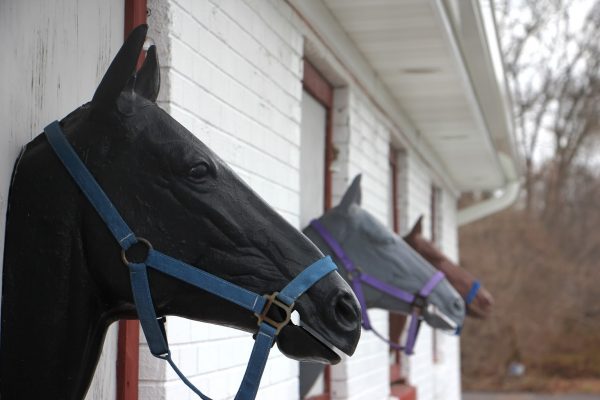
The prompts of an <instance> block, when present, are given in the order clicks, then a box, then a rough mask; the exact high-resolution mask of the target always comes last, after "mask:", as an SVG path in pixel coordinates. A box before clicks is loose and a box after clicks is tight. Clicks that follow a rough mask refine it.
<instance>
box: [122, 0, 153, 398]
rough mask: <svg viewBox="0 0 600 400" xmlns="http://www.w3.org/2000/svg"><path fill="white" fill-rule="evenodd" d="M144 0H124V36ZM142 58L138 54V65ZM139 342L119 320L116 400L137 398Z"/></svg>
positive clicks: (142, 18)
mask: <svg viewBox="0 0 600 400" xmlns="http://www.w3.org/2000/svg"><path fill="white" fill-rule="evenodd" d="M146 16H147V5H146V0H125V27H124V28H125V29H124V34H125V35H124V36H125V37H127V35H128V34H129V32H131V31H132V30H133V28H135V27H136V26H138V25H140V24H145V23H146ZM142 60H143V56H142V55H141V54H140V59H139V60H138V67H139V65H140V63H141V61H142ZM139 342H140V325H139V322H138V320H137V319H136V320H123V321H119V337H118V344H117V400H138V385H139V363H140V354H139Z"/></svg>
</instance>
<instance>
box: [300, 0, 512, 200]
mask: <svg viewBox="0 0 600 400" xmlns="http://www.w3.org/2000/svg"><path fill="white" fill-rule="evenodd" d="M289 1H290V3H291V4H292V5H293V6H294V8H295V9H296V10H297V11H298V12H299V13H300V14H301V15H302V17H303V18H304V19H305V20H306V21H307V22H308V23H309V24H310V25H311V28H312V29H314V30H316V31H317V32H318V35H319V38H320V39H321V40H324V41H326V42H328V43H327V46H328V48H330V49H331V50H332V51H334V52H336V53H337V54H336V57H337V58H338V59H340V60H342V62H343V63H344V64H345V67H346V68H350V69H353V70H354V71H353V75H354V77H355V78H356V79H357V80H358V81H359V83H360V84H361V87H362V88H363V89H364V90H367V91H371V90H373V92H377V93H369V94H370V95H372V98H373V99H375V101H378V99H381V103H382V104H380V105H381V106H382V108H384V109H385V110H386V111H387V114H388V115H392V116H393V118H394V120H395V121H396V122H399V123H398V126H399V127H400V129H401V130H402V131H403V132H402V133H403V134H404V135H406V136H408V137H411V140H413V141H416V142H420V143H421V142H423V145H422V146H420V149H421V156H422V157H424V158H426V159H427V158H435V159H436V160H428V161H430V162H433V164H432V165H434V166H436V165H437V167H438V168H437V169H438V170H441V171H438V172H439V173H440V174H442V175H445V176H446V177H448V178H449V181H450V182H451V183H452V186H453V189H454V190H456V191H472V190H490V189H496V188H500V187H504V186H505V185H506V184H507V183H508V182H509V181H514V180H515V178H516V177H515V174H514V171H515V170H518V168H516V167H515V166H516V165H517V164H518V163H517V156H516V151H515V147H514V140H513V127H512V123H511V121H512V117H511V114H510V101H509V98H508V96H507V91H506V85H505V82H504V71H503V68H502V59H501V57H500V52H499V46H498V41H497V39H496V37H495V29H496V27H495V23H494V19H493V13H492V14H489V13H491V6H490V5H489V0H482V1H483V2H484V4H483V7H481V5H480V3H479V2H478V1H463V0H402V1H398V0H323V1H321V0H289ZM325 13H330V16H324V15H323V14H325ZM486 13H488V14H487V16H486ZM490 16H491V17H490ZM334 24H335V25H337V26H332V25H334ZM344 35H345V36H347V37H346V38H344V37H343V36H344ZM351 47H354V48H351ZM349 64H350V65H349ZM367 69H370V70H371V71H372V72H371V71H366V70H367ZM382 92H383V94H382ZM501 158H502V161H500V159H501ZM506 160H508V162H509V164H512V166H509V168H508V171H507V168H506V163H507V161H506Z"/></svg>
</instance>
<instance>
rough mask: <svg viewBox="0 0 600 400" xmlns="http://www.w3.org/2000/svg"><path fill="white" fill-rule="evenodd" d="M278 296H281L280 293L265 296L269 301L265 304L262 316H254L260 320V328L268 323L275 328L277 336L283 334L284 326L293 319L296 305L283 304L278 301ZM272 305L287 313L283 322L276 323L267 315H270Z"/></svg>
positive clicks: (258, 322)
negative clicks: (264, 323)
mask: <svg viewBox="0 0 600 400" xmlns="http://www.w3.org/2000/svg"><path fill="white" fill-rule="evenodd" d="M277 295H279V292H273V293H272V294H269V295H267V294H265V295H263V297H264V298H265V299H267V303H266V304H265V307H264V308H263V310H262V312H261V313H260V314H256V313H255V314H254V315H256V318H258V321H257V324H258V325H259V326H260V324H262V323H263V322H266V323H267V324H269V325H271V326H272V327H273V328H275V329H276V330H277V331H276V333H275V334H276V335H278V334H279V332H281V330H282V329H283V327H284V326H286V325H287V324H288V323H289V322H290V320H291V319H292V310H293V309H294V303H292V304H290V305H287V304H285V303H283V302H281V301H280V300H278V299H277ZM272 305H276V306H277V307H279V308H280V309H282V310H283V311H284V312H285V318H284V320H283V321H275V320H274V319H273V318H271V317H269V316H268V315H267V314H268V313H269V311H270V309H271V306H272Z"/></svg>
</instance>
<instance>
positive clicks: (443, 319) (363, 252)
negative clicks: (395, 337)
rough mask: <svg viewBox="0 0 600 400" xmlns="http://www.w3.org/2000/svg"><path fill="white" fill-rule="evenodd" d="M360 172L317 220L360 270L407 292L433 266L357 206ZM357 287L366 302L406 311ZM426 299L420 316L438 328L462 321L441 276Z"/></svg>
mask: <svg viewBox="0 0 600 400" xmlns="http://www.w3.org/2000/svg"><path fill="white" fill-rule="evenodd" d="M360 177H361V176H360V175H358V176H357V177H356V178H354V181H353V182H352V185H351V186H350V187H349V188H348V190H347V191H346V193H345V194H344V197H343V198H342V200H341V202H340V204H338V205H337V206H336V207H334V208H332V209H331V210H329V211H327V212H326V213H325V214H323V216H321V217H320V218H319V222H321V224H322V225H324V226H325V228H326V229H327V230H328V231H329V232H330V233H331V235H332V236H333V237H334V238H335V239H336V240H337V241H338V243H340V245H341V246H342V248H343V249H344V252H345V253H346V254H347V255H348V257H349V258H350V259H351V260H352V261H353V262H354V263H355V264H356V265H357V266H359V267H360V268H361V270H362V271H363V272H365V273H367V274H369V275H371V276H374V277H376V278H377V279H379V280H382V281H384V282H386V283H388V284H390V285H393V286H395V287H397V288H399V289H402V290H404V291H407V292H409V293H413V294H414V293H417V292H418V291H419V290H420V289H421V288H422V287H423V286H424V285H425V284H426V283H427V281H428V280H429V279H430V278H431V277H432V276H433V275H434V274H435V273H436V272H437V270H436V269H435V268H434V267H433V266H431V265H430V264H429V262H427V261H426V260H425V259H424V258H423V257H421V255H419V253H417V252H416V251H415V250H413V249H412V248H411V247H410V246H409V245H408V244H407V243H406V242H405V241H404V240H403V239H402V238H401V237H400V236H398V235H396V234H395V233H393V232H392V231H391V230H390V229H388V228H386V227H385V226H384V225H383V224H381V223H380V222H379V221H378V220H377V219H376V218H375V217H374V216H372V215H371V214H369V213H368V212H367V211H366V210H364V209H363V208H361V207H360V202H361V188H360ZM304 234H306V235H307V236H308V237H309V238H310V239H311V240H312V241H313V242H314V243H315V244H316V245H317V246H318V247H319V248H320V249H321V251H323V252H324V253H325V254H331V255H332V256H334V254H332V251H331V249H330V248H329V246H328V245H327V244H326V243H325V241H324V240H323V238H322V237H321V236H320V235H319V234H318V233H317V232H316V231H315V230H314V229H313V228H312V227H311V226H308V227H306V228H305V229H304ZM334 259H335V261H336V263H337V265H338V269H339V271H340V273H341V274H342V275H343V276H344V278H345V279H346V280H348V274H347V273H346V271H345V269H344V267H343V264H342V263H341V262H340V260H339V259H337V258H336V257H334ZM363 288H364V289H363V290H364V292H365V298H366V302H367V307H368V308H382V309H385V310H388V311H391V312H397V313H404V314H408V313H410V311H411V306H410V304H407V303H405V302H403V301H401V300H398V299H396V298H394V297H391V296H389V295H386V294H384V293H382V292H380V291H378V290H375V289H373V288H371V287H370V286H368V285H363ZM428 301H429V307H428V308H427V309H426V310H425V312H424V315H423V316H424V319H425V321H426V322H427V323H428V324H429V325H431V326H433V327H435V328H439V329H444V330H454V329H456V328H457V327H459V326H461V325H462V322H463V319H464V318H465V304H464V302H463V300H462V298H461V297H460V295H459V294H458V293H457V292H456V290H455V289H454V288H453V287H452V286H451V285H450V283H449V282H448V281H447V280H446V279H444V280H443V281H442V282H441V283H440V284H439V285H437V286H436V288H435V289H434V290H433V292H431V294H430V295H429V297H428Z"/></svg>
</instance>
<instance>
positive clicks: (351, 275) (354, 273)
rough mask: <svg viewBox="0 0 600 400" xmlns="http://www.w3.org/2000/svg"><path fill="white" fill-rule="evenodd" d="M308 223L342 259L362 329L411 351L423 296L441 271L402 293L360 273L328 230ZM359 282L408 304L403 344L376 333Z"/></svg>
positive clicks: (394, 346) (313, 223)
mask: <svg viewBox="0 0 600 400" xmlns="http://www.w3.org/2000/svg"><path fill="white" fill-rule="evenodd" d="M310 226H311V227H312V228H313V229H314V230H315V231H316V232H317V233H318V234H319V235H320V236H321V237H322V238H323V240H325V242H326V243H327V245H328V246H329V248H330V249H331V250H332V251H333V253H334V254H335V255H336V257H337V258H338V259H339V260H340V261H341V262H342V264H343V266H344V268H345V269H346V272H347V273H348V279H349V280H350V284H351V285H352V289H353V290H354V294H356V298H357V299H358V302H359V303H360V309H361V314H362V325H363V328H365V329H366V330H370V331H372V332H373V333H374V334H375V336H377V337H378V338H380V339H381V340H383V341H384V342H386V343H388V344H389V345H390V347H392V348H393V349H395V350H404V352H405V353H406V354H407V355H411V354H413V349H414V346H415V342H416V340H417V334H418V333H419V327H420V326H421V321H422V318H421V315H422V313H423V310H424V309H425V307H427V297H428V296H429V295H430V294H431V292H432V291H433V289H435V287H436V286H437V285H438V284H439V283H440V282H441V281H442V280H443V279H444V278H445V275H444V273H443V272H441V271H438V272H436V273H435V274H433V276H432V277H431V278H430V279H429V281H427V283H426V284H425V286H423V288H421V290H419V292H418V293H417V294H412V293H408V292H405V291H404V290H402V289H398V288H397V287H394V286H391V285H389V284H387V283H385V282H383V281H381V280H379V279H377V278H375V277H373V276H371V275H368V274H366V273H364V272H363V271H362V270H361V269H360V267H358V266H357V265H355V264H354V262H353V261H352V260H351V259H350V258H349V257H348V255H347V254H346V252H345V251H344V249H343V248H342V246H341V245H340V243H339V242H338V241H337V240H335V238H334V237H333V236H332V235H331V233H329V231H328V230H327V229H326V228H325V226H323V224H322V223H321V222H320V221H318V220H316V219H313V220H312V221H311V222H310ZM362 283H365V284H367V285H369V286H371V287H373V288H375V289H377V290H379V291H380V292H383V293H385V294H387V295H389V296H392V297H395V298H397V299H399V300H402V301H404V302H405V303H408V304H410V305H411V308H412V311H411V314H410V315H411V319H410V325H409V327H408V337H407V338H406V344H405V345H404V346H401V345H400V344H398V343H394V342H392V341H390V340H389V339H386V338H385V337H384V336H383V335H382V334H381V333H379V332H377V330H375V328H373V326H372V325H371V321H370V320H369V314H368V312H367V302H366V300H365V296H364V293H363V289H362Z"/></svg>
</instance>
